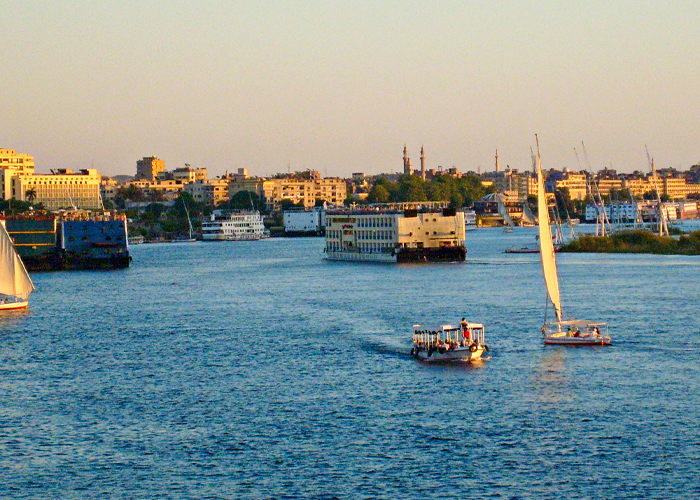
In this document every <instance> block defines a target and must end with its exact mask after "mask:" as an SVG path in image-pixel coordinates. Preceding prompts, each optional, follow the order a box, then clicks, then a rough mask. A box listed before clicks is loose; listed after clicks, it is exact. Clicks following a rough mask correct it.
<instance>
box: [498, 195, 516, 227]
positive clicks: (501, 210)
mask: <svg viewBox="0 0 700 500" xmlns="http://www.w3.org/2000/svg"><path fill="white" fill-rule="evenodd" d="M503 198H505V196H503V195H500V194H499V195H496V201H497V202H498V215H500V216H501V217H502V218H503V222H504V223H505V225H506V228H505V229H504V230H503V232H505V233H512V232H513V227H515V223H514V222H513V219H512V218H511V216H510V214H509V213H508V209H507V208H506V205H505V203H503Z"/></svg>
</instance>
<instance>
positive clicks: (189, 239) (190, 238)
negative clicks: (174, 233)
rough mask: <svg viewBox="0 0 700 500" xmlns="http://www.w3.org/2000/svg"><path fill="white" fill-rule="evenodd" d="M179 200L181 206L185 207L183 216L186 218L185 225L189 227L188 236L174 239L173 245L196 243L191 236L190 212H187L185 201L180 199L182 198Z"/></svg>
mask: <svg viewBox="0 0 700 500" xmlns="http://www.w3.org/2000/svg"><path fill="white" fill-rule="evenodd" d="M180 199H182V206H184V207H185V215H186V216H187V224H188V225H189V236H188V237H187V238H175V239H174V240H173V243H191V242H193V241H197V239H196V238H194V237H193V236H192V232H193V230H192V220H191V219H190V211H189V210H187V203H185V199H184V198H182V196H181V197H180Z"/></svg>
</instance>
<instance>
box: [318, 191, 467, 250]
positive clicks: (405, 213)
mask: <svg viewBox="0 0 700 500" xmlns="http://www.w3.org/2000/svg"><path fill="white" fill-rule="evenodd" d="M326 222H327V225H326V248H325V250H324V251H325V253H326V259H328V260H340V261H361V262H399V263H401V262H463V261H464V260H465V258H466V254H467V249H466V247H465V246H464V240H465V223H464V212H459V211H456V210H455V209H453V208H449V207H447V206H446V203H442V202H413V203H390V204H377V205H369V206H366V207H362V208H350V209H336V210H330V211H328V212H327V214H326Z"/></svg>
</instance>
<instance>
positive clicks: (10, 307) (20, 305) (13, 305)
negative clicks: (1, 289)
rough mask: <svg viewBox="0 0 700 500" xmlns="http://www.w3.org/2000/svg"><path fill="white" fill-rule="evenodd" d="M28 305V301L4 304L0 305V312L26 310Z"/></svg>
mask: <svg viewBox="0 0 700 500" xmlns="http://www.w3.org/2000/svg"><path fill="white" fill-rule="evenodd" d="M28 305H29V301H28V300H19V301H17V302H6V303H4V304H0V311H12V310H14V309H26V308H27V306H28Z"/></svg>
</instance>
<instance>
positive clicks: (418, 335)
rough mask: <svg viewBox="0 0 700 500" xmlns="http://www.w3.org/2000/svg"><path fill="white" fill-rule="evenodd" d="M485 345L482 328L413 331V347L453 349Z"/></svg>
mask: <svg viewBox="0 0 700 500" xmlns="http://www.w3.org/2000/svg"><path fill="white" fill-rule="evenodd" d="M475 342H476V343H478V344H479V345H484V344H485V335H484V328H483V326H479V327H467V328H466V330H465V329H462V328H449V329H438V330H422V329H416V327H414V330H413V345H415V346H417V347H424V348H426V349H429V348H436V347H442V346H444V345H452V346H454V347H467V346H469V345H471V344H473V343H475Z"/></svg>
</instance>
